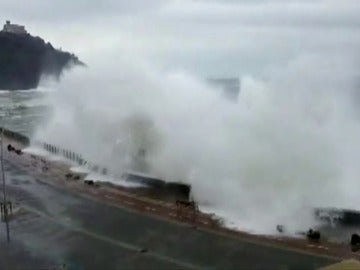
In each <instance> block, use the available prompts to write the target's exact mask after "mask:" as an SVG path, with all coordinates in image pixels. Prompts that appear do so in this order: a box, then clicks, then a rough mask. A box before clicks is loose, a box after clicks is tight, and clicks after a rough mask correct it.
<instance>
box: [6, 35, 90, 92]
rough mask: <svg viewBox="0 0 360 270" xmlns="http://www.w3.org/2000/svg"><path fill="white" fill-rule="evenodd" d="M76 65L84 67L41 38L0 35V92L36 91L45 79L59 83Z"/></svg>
mask: <svg viewBox="0 0 360 270" xmlns="http://www.w3.org/2000/svg"><path fill="white" fill-rule="evenodd" d="M74 65H84V64H83V63H82V62H81V61H80V60H79V59H78V58H77V57H76V56H75V55H74V54H71V53H69V52H63V51H60V50H57V49H55V48H54V47H53V46H52V45H51V44H50V43H46V42H45V41H44V40H43V39H41V38H40V37H34V36H31V35H29V34H14V33H8V32H3V31H2V32H0V90H26V89H33V88H36V87H37V86H38V85H39V82H40V79H41V77H42V76H43V75H46V76H51V77H54V78H55V79H59V78H60V76H61V74H62V73H63V71H64V70H65V69H68V68H71V67H72V66H74Z"/></svg>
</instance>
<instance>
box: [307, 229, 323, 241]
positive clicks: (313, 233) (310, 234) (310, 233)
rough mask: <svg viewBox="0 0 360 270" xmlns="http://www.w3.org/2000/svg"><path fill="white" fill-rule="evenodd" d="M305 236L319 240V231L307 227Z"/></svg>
mask: <svg viewBox="0 0 360 270" xmlns="http://www.w3.org/2000/svg"><path fill="white" fill-rule="evenodd" d="M306 237H307V238H308V239H309V240H315V241H319V240H320V232H319V231H314V230H313V229H309V230H308V232H307V233H306Z"/></svg>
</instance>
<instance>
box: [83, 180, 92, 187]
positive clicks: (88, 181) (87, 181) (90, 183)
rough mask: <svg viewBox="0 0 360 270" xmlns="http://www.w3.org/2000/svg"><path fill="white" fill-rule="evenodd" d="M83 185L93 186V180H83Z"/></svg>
mask: <svg viewBox="0 0 360 270" xmlns="http://www.w3.org/2000/svg"><path fill="white" fill-rule="evenodd" d="M84 183H85V184H87V185H89V186H93V185H94V181H93V180H85V181H84Z"/></svg>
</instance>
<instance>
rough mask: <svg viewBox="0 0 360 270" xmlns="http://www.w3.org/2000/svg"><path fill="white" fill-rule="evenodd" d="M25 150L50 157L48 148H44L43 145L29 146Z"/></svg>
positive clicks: (25, 151)
mask: <svg viewBox="0 0 360 270" xmlns="http://www.w3.org/2000/svg"><path fill="white" fill-rule="evenodd" d="M23 152H24V153H28V154H32V155H37V156H42V157H50V154H49V152H47V151H46V150H44V149H42V148H41V147H37V146H30V147H27V148H25V149H23Z"/></svg>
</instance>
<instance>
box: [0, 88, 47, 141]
mask: <svg viewBox="0 0 360 270" xmlns="http://www.w3.org/2000/svg"><path fill="white" fill-rule="evenodd" d="M48 95H49V91H48V90H47V89H45V88H39V89H36V90H24V91H0V119H1V126H3V127H4V128H7V129H10V130H14V131H17V132H20V133H22V134H25V135H27V136H32V134H33V133H34V131H35V129H36V128H37V127H39V126H41V124H42V123H44V122H45V121H46V119H47V116H48V115H49V112H50V107H49V104H48V103H47V98H48Z"/></svg>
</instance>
